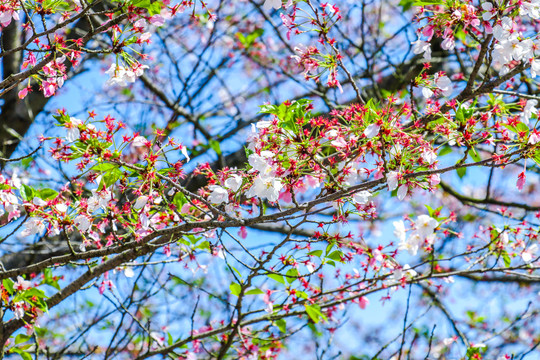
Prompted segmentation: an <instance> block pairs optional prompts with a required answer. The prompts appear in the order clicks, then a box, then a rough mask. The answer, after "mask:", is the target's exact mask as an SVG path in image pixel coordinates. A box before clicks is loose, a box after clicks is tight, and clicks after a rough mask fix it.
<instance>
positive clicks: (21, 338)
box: [15, 334, 32, 345]
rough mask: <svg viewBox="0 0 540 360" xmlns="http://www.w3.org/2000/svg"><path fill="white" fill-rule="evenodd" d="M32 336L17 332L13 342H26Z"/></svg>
mask: <svg viewBox="0 0 540 360" xmlns="http://www.w3.org/2000/svg"><path fill="white" fill-rule="evenodd" d="M31 338H32V337H31V336H28V335H26V334H19V335H17V336H16V337H15V344H16V345H17V344H21V343H23V342H27V341H28V340H30V339H31Z"/></svg>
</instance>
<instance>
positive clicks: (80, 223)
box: [73, 214, 92, 232]
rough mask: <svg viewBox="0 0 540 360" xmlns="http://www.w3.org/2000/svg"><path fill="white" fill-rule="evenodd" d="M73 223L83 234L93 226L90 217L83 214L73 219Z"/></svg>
mask: <svg viewBox="0 0 540 360" xmlns="http://www.w3.org/2000/svg"><path fill="white" fill-rule="evenodd" d="M73 222H74V223H75V226H76V227H77V228H78V229H79V230H80V231H81V232H85V231H87V230H88V229H90V226H91V225H92V223H91V222H90V220H89V219H88V217H87V216H85V215H82V214H80V215H78V216H77V217H76V218H75V219H73Z"/></svg>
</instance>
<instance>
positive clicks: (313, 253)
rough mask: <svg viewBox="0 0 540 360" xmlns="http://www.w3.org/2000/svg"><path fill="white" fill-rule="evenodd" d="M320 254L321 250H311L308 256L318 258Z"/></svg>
mask: <svg viewBox="0 0 540 360" xmlns="http://www.w3.org/2000/svg"><path fill="white" fill-rule="evenodd" d="M322 253H323V251H322V250H313V251H310V252H308V255H311V256H316V257H319V258H320V257H321V255H322Z"/></svg>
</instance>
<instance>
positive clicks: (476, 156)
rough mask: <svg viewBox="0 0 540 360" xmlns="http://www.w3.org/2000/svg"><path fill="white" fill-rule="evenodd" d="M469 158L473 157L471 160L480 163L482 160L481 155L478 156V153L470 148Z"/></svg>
mask: <svg viewBox="0 0 540 360" xmlns="http://www.w3.org/2000/svg"><path fill="white" fill-rule="evenodd" d="M469 156H470V157H471V159H473V161H474V162H479V161H481V160H482V158H481V157H480V155H478V153H477V152H476V149H475V148H470V149H469Z"/></svg>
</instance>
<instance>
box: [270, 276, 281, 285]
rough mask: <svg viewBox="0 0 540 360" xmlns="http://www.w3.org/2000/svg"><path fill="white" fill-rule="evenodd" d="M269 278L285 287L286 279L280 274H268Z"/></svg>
mask: <svg viewBox="0 0 540 360" xmlns="http://www.w3.org/2000/svg"><path fill="white" fill-rule="evenodd" d="M268 277H269V278H270V279H272V280H275V281H277V282H278V283H281V284H283V285H285V279H284V278H283V276H282V275H278V274H268Z"/></svg>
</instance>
